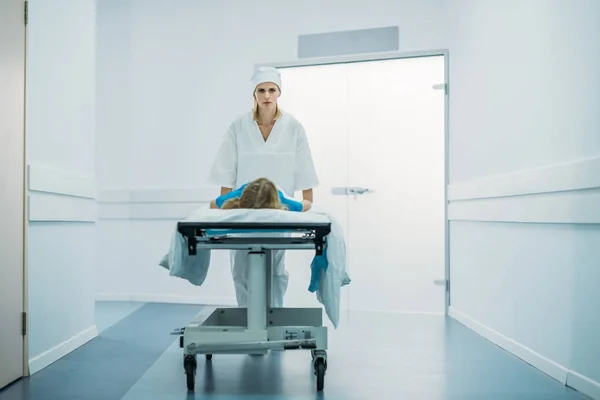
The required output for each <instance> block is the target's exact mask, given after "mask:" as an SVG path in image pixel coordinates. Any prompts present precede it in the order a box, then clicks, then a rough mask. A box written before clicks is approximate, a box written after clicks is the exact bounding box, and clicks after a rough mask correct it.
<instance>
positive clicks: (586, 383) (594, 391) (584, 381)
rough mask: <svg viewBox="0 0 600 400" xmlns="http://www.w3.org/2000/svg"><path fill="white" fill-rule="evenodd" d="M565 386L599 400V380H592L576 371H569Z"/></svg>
mask: <svg viewBox="0 0 600 400" xmlns="http://www.w3.org/2000/svg"><path fill="white" fill-rule="evenodd" d="M567 386H569V387H570V388H573V389H575V390H577V391H578V392H580V393H583V394H585V395H586V396H589V397H591V398H592V399H596V400H600V382H597V381H594V380H592V379H590V378H588V377H587V376H583V375H581V374H579V373H577V372H574V371H569V374H568V376H567Z"/></svg>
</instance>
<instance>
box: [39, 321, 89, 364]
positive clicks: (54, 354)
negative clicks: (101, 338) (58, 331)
mask: <svg viewBox="0 0 600 400" xmlns="http://www.w3.org/2000/svg"><path fill="white" fill-rule="evenodd" d="M97 336H98V329H97V328H96V325H92V326H90V327H89V328H87V329H84V330H83V331H81V332H79V333H78V334H77V335H75V336H73V337H72V338H70V339H67V340H65V341H64V342H62V343H61V344H59V345H58V346H55V347H53V348H51V349H49V350H46V351H45V352H43V353H42V354H40V355H37V356H35V357H33V358H31V359H30V360H29V374H30V375H33V374H35V373H36V372H39V371H41V370H42V369H44V368H46V367H47V366H48V365H50V364H52V363H53V362H55V361H57V360H59V359H61V358H62V357H64V356H66V355H67V354H69V353H70V352H72V351H73V350H76V349H77V348H79V347H81V346H83V345H84V344H86V343H87V342H89V341H90V340H92V339H94V338H95V337H97Z"/></svg>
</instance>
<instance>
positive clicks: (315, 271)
mask: <svg viewBox="0 0 600 400" xmlns="http://www.w3.org/2000/svg"><path fill="white" fill-rule="evenodd" d="M328 266H329V263H328V262H327V244H326V243H325V244H324V245H323V254H321V255H320V256H315V257H314V258H313V261H312V264H310V270H311V273H310V285H308V291H309V292H312V293H314V292H316V291H317V290H319V287H320V285H321V270H323V271H325V270H327V267H328Z"/></svg>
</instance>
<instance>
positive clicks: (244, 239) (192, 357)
mask: <svg viewBox="0 0 600 400" xmlns="http://www.w3.org/2000/svg"><path fill="white" fill-rule="evenodd" d="M177 231H178V232H179V233H180V234H181V235H182V236H183V237H184V238H185V242H186V245H187V252H188V254H189V255H190V256H194V255H196V254H197V252H198V251H201V250H248V251H249V253H248V257H249V260H248V261H249V262H248V306H247V307H244V308H240V307H231V308H229V307H223V308H221V307H220V308H217V309H216V310H215V311H213V312H212V313H211V314H210V315H209V316H208V317H207V316H206V315H205V314H202V313H201V314H199V315H198V316H197V317H196V318H195V319H194V320H193V321H191V322H190V323H189V324H188V325H187V326H185V327H184V328H182V329H181V330H180V331H179V334H180V347H181V348H183V356H184V357H183V359H184V361H183V367H184V370H185V374H186V380H187V388H188V390H190V391H193V390H194V387H195V379H196V369H197V355H199V354H201V355H204V356H205V359H206V361H207V362H209V361H210V360H212V357H213V355H214V354H255V355H259V354H266V353H267V352H268V351H269V350H275V349H279V350H290V349H299V350H307V351H308V350H310V352H311V356H312V363H313V367H314V373H315V375H316V384H317V391H322V390H323V387H324V380H325V371H326V369H327V327H326V326H323V311H322V309H321V308H320V307H319V308H275V307H272V306H271V304H272V301H271V293H272V290H271V278H272V269H271V253H272V251H274V250H307V251H314V252H315V255H322V254H323V252H324V250H325V246H326V237H327V235H328V234H329V233H330V232H331V223H330V222H231V221H224V222H223V221H221V222H197V221H182V222H179V223H178V224H177Z"/></svg>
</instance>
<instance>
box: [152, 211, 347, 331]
mask: <svg viewBox="0 0 600 400" xmlns="http://www.w3.org/2000/svg"><path fill="white" fill-rule="evenodd" d="M184 221H192V222H267V221H268V222H331V232H330V233H329V235H327V237H326V240H327V253H326V254H327V262H328V267H327V270H326V271H322V273H321V280H320V287H319V289H318V290H317V291H316V292H315V293H316V297H317V300H318V301H319V302H320V303H321V304H323V306H324V308H325V313H326V314H327V317H328V318H329V320H330V321H331V323H332V324H333V326H334V327H335V328H337V327H338V324H339V316H340V297H341V296H340V294H341V288H342V286H345V285H348V284H349V283H350V277H349V275H348V273H347V268H346V241H345V239H344V235H343V231H342V228H341V226H340V224H339V223H338V222H337V221H336V220H335V219H334V218H333V217H331V216H330V215H328V214H327V213H324V212H318V211H309V212H305V213H298V212H290V211H281V210H247V209H239V210H219V209H209V208H208V207H202V208H199V209H197V210H195V211H193V212H192V213H191V214H190V216H189V217H188V218H186V219H185V220H184ZM304 251H313V252H314V250H304ZM210 254H211V250H206V249H198V251H197V255H195V256H190V255H189V254H188V250H187V245H186V242H185V239H184V238H183V236H182V235H181V234H180V233H179V232H178V231H177V226H175V227H174V232H173V235H172V238H171V245H170V247H169V253H168V254H167V255H166V256H165V257H164V258H163V260H162V261H161V262H160V263H159V264H160V265H161V266H162V267H165V268H167V269H168V270H169V274H170V275H171V276H175V277H178V278H182V279H185V280H187V281H188V282H190V283H191V284H193V285H196V286H200V285H202V284H203V283H204V280H205V279H206V275H207V273H208V268H209V266H210ZM306 273H307V274H310V273H311V269H310V265H307V266H306Z"/></svg>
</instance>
